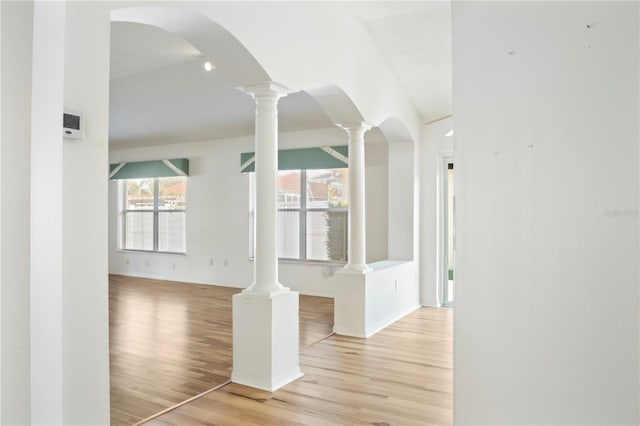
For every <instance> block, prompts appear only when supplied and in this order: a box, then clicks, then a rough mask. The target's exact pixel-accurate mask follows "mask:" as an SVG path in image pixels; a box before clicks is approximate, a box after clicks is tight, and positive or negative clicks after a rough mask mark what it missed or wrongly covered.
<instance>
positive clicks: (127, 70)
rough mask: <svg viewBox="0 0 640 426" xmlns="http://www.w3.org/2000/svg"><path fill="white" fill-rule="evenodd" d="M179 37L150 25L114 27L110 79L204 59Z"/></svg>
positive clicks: (126, 23)
mask: <svg viewBox="0 0 640 426" xmlns="http://www.w3.org/2000/svg"><path fill="white" fill-rule="evenodd" d="M201 56H202V55H201V54H200V52H199V51H198V50H197V49H196V48H195V47H193V46H192V45H191V44H189V43H187V42H186V41H184V40H183V39H181V38H180V37H177V36H175V35H174V34H172V33H170V32H168V31H164V30H162V29H160V28H157V27H153V26H151V25H144V24H133V23H129V22H112V23H111V79H112V80H113V79H117V78H121V77H125V76H129V75H134V74H141V73H144V72H148V71H151V70H155V69H159V68H163V67H166V66H168V65H174V64H179V63H182V62H187V61H191V60H193V59H195V58H198V57H201Z"/></svg>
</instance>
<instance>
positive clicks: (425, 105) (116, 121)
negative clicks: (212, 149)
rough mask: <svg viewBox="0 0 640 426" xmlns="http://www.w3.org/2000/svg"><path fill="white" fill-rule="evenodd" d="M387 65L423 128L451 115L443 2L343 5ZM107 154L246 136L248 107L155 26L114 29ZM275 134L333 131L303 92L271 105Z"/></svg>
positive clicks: (195, 54)
mask: <svg viewBox="0 0 640 426" xmlns="http://www.w3.org/2000/svg"><path fill="white" fill-rule="evenodd" d="M345 7H346V9H347V10H348V11H349V12H350V13H353V14H354V15H355V16H356V17H357V18H358V19H359V20H360V21H361V22H362V23H363V25H364V27H365V29H366V30H367V32H368V33H369V34H370V36H371V37H372V39H373V41H374V42H375V43H376V44H377V45H378V46H379V49H380V53H381V55H382V56H383V57H384V58H385V59H386V60H387V61H388V62H389V64H390V65H391V67H392V69H393V71H394V72H395V73H396V75H397V77H398V79H399V81H400V83H401V84H402V86H403V87H404V89H405V91H406V92H407V95H408V97H409V98H410V99H411V101H412V102H413V104H414V106H415V108H416V110H417V111H418V113H419V114H420V116H421V118H422V119H423V121H424V122H428V121H433V120H436V119H439V118H442V117H444V116H448V115H450V114H451V36H450V34H451V20H450V4H449V2H440V1H435V2H431V1H417V2H345ZM111 25H112V27H111V84H110V124H109V133H110V134H109V140H110V144H111V146H112V147H114V148H115V147H125V146H142V145H152V144H163V143H175V142H187V141H197V140H207V139H221V138H228V137H236V136H246V135H251V134H252V133H253V130H254V116H255V113H254V102H253V101H252V99H251V98H250V97H249V96H247V95H246V94H243V93H241V92H240V91H239V90H237V89H235V88H233V87H232V86H231V84H229V83H228V82H227V81H226V80H225V78H224V76H223V75H222V73H220V72H218V71H217V70H216V69H215V68H214V69H213V70H212V71H210V72H206V71H205V70H204V58H203V57H202V55H201V54H200V52H199V51H198V50H196V49H195V48H194V47H193V46H192V45H190V44H189V43H187V42H185V41H184V40H182V39H180V38H179V37H176V36H174V35H173V34H171V33H169V32H166V31H164V30H161V29H159V28H156V27H152V26H148V25H141V24H133V23H125V22H113V23H112V24H111ZM278 109H279V127H280V129H281V130H282V131H285V132H286V131H295V130H305V129H319V128H328V127H333V124H332V123H331V121H330V120H329V119H328V117H327V116H326V114H325V113H324V112H323V110H322V109H321V108H320V106H319V105H318V104H317V103H316V101H315V100H314V99H313V98H312V97H311V96H309V95H308V94H306V93H304V92H299V93H295V94H291V95H288V96H286V97H284V98H282V99H281V100H280V102H279V103H278Z"/></svg>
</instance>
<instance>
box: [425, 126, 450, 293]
mask: <svg viewBox="0 0 640 426" xmlns="http://www.w3.org/2000/svg"><path fill="white" fill-rule="evenodd" d="M452 129H453V119H452V118H447V119H445V120H441V121H438V122H436V123H433V124H429V125H425V126H424V128H423V135H422V140H421V141H420V143H419V146H418V157H419V159H418V161H419V164H420V166H421V167H420V190H419V191H420V224H421V225H420V298H421V303H422V305H424V306H440V305H442V282H440V281H441V278H440V277H441V275H442V271H441V268H442V256H443V245H442V238H443V237H444V234H443V229H444V224H443V218H442V213H443V210H442V201H443V199H442V192H441V189H442V188H441V185H442V178H443V173H444V170H443V160H444V158H445V157H451V156H453V137H451V136H449V137H447V136H446V135H447V133H449V131H450V130H452Z"/></svg>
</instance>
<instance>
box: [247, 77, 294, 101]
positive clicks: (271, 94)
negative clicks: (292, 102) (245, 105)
mask: <svg viewBox="0 0 640 426" xmlns="http://www.w3.org/2000/svg"><path fill="white" fill-rule="evenodd" d="M239 89H240V90H242V91H243V92H245V93H247V94H249V95H251V96H252V97H253V98H254V99H255V100H260V99H276V100H277V99H279V98H281V97H283V96H287V94H288V93H289V89H287V88H286V87H285V86H283V85H281V84H278V83H276V82H274V81H267V82H266V83H260V84H254V85H251V86H242V87H239Z"/></svg>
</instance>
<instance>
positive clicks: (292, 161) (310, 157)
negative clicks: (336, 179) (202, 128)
mask: <svg viewBox="0 0 640 426" xmlns="http://www.w3.org/2000/svg"><path fill="white" fill-rule="evenodd" d="M345 167H349V147H348V146H346V145H344V146H323V147H319V148H299V149H283V150H281V151H278V170H303V169H307V170H310V169H342V168H345ZM240 171H241V172H242V173H248V172H253V171H255V153H254V152H244V153H242V154H240Z"/></svg>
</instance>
